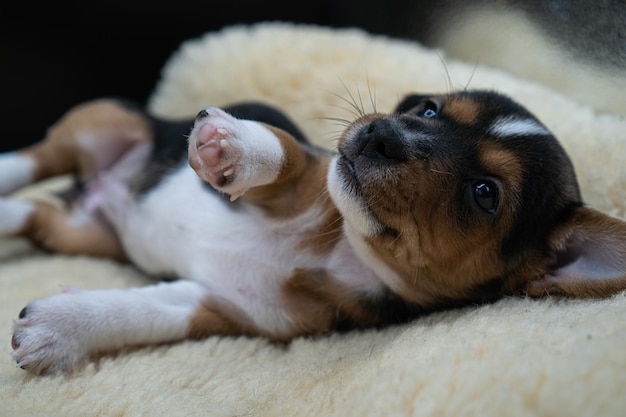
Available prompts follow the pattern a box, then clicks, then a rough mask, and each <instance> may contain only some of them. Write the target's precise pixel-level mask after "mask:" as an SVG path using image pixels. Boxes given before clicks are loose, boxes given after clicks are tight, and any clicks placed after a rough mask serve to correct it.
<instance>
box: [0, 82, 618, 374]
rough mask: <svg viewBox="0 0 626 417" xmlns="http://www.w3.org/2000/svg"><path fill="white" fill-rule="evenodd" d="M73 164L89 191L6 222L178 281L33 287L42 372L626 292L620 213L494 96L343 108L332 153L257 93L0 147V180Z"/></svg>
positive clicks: (105, 111) (63, 129)
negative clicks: (138, 352)
mask: <svg viewBox="0 0 626 417" xmlns="http://www.w3.org/2000/svg"><path fill="white" fill-rule="evenodd" d="M191 123H193V127H192V128H191V130H190V131H189V125H190V124H191ZM66 173H74V174H75V175H76V178H77V183H78V184H79V186H80V187H79V188H80V189H81V190H82V192H81V193H73V194H74V195H78V197H76V198H74V199H73V201H72V202H71V204H70V205H69V206H68V208H67V209H59V208H57V207H55V206H51V205H46V204H44V203H40V202H35V201H26V200H18V199H15V198H10V197H3V198H0V231H1V232H2V233H3V234H5V235H8V234H12V235H21V236H26V237H28V238H30V239H31V240H32V241H33V242H36V243H37V244H39V245H42V246H43V247H45V248H47V249H50V250H54V251H59V252H63V253H69V254H88V255H92V256H104V257H112V258H114V259H118V260H128V261H130V262H132V263H133V264H134V265H136V266H137V267H139V268H141V269H142V270H144V271H145V272H146V273H148V274H151V275H154V276H157V277H166V278H181V279H178V280H168V281H164V282H161V283H158V284H155V285H153V286H147V287H141V288H134V289H127V290H118V289H107V290H89V291H88V290H79V289H73V288H71V289H65V290H64V291H63V292H62V293H60V294H57V295H52V296H50V297H48V298H43V299H38V300H35V301H32V302H30V303H29V304H28V305H27V306H26V307H25V308H24V309H23V310H22V311H21V313H20V314H19V319H18V320H17V321H16V322H15V325H14V334H13V337H12V341H11V344H12V347H13V349H14V352H13V358H14V359H15V360H16V361H17V364H18V366H20V367H21V368H23V369H26V370H28V371H30V372H33V373H38V374H43V373H52V372H57V371H68V370H71V369H74V368H75V367H76V366H77V365H78V364H79V363H81V362H82V361H83V360H84V359H85V358H88V357H89V356H90V355H92V354H96V353H99V352H103V351H111V350H115V349H120V348H124V347H129V346H137V345H145V344H154V343H164V342H172V341H178V340H183V339H186V338H203V337H207V336H210V335H216V334H219V335H250V336H264V337H267V338H269V339H271V340H276V341H288V340H290V339H292V338H295V337H298V336H302V335H318V334H323V333H326V332H330V331H333V330H341V329H352V328H363V327H369V326H385V325H390V324H393V323H399V322H403V321H406V320H409V319H411V318H413V317H416V316H417V315H419V314H420V313H424V312H428V311H432V310H435V309H440V308H448V307H455V306H461V305H466V304H468V303H480V302H486V301H491V300H496V299H498V298H500V297H502V296H504V295H516V294H517V295H529V296H532V297H538V296H543V295H548V294H552V295H564V296H573V297H604V296H609V295H611V294H614V293H616V292H618V291H622V290H624V289H626V222H623V221H621V220H618V219H615V218H611V217H609V216H607V215H604V214H602V213H599V212H597V211H594V210H593V209H591V208H588V207H586V206H585V205H584V204H583V202H582V201H581V196H580V192H579V187H578V184H577V180H576V175H575V172H574V168H573V166H572V163H571V162H570V159H569V158H568V156H567V155H566V153H565V151H564V150H563V148H562V147H561V146H560V145H559V143H558V142H557V140H556V139H555V137H554V136H553V135H552V134H551V133H550V132H549V131H548V129H546V127H545V126H544V125H542V124H541V123H540V122H539V121H538V120H537V119H536V118H535V117H534V116H533V115H532V114H531V113H529V111H527V110H526V109H525V108H523V107H522V106H520V105H518V104H516V103H515V102H514V101H512V100H511V99H509V98H508V97H505V96H503V95H500V94H498V93H495V92H490V91H463V92H458V93H451V94H445V95H435V96H421V95H410V96H408V97H406V98H405V99H404V100H403V101H402V102H401V103H400V104H399V105H398V107H397V109H396V110H395V111H394V112H393V113H390V114H383V113H374V114H361V115H360V116H359V117H357V118H356V120H354V121H353V122H352V123H349V124H348V125H347V128H346V129H345V131H344V132H343V134H342V135H341V138H340V140H339V144H338V149H337V152H334V153H333V152H329V151H326V150H324V149H320V148H317V147H315V146H313V145H311V144H310V143H309V142H308V141H307V140H306V139H305V138H304V136H303V135H302V134H301V132H300V131H299V130H298V128H297V127H296V126H295V125H294V124H293V123H292V122H291V121H290V120H289V119H288V118H287V117H286V116H284V115H283V114H281V113H280V112H279V111H278V110H276V109H274V108H272V107H268V106H265V105H263V104H255V103H243V104H240V105H236V106H232V107H227V108H224V109H219V108H215V107H208V108H206V109H203V110H202V111H200V113H199V114H198V115H197V117H196V118H195V120H194V121H190V122H167V121H164V120H159V119H157V118H155V117H152V116H150V115H148V114H146V113H145V112H144V111H142V110H141V109H139V108H137V107H133V106H131V105H129V104H128V103H125V102H122V101H119V100H109V99H103V100H96V101H93V102H89V103H86V104H83V105H80V106H78V107H76V108H74V109H72V110H70V111H69V112H68V113H67V114H66V115H65V116H64V117H63V118H62V119H61V120H60V121H59V122H58V123H57V124H55V125H54V126H53V127H52V128H51V129H50V131H49V133H48V135H47V137H46V138H45V140H44V141H42V142H41V143H39V144H37V145H35V146H33V147H31V148H29V149H25V150H23V151H20V152H16V153H11V154H6V155H3V156H2V157H1V158H0V192H1V193H3V194H4V195H7V194H8V193H10V192H12V191H14V190H16V189H18V188H20V187H22V186H25V185H27V184H30V183H32V182H35V181H38V180H41V179H43V178H47V177H50V176H54V175H60V174H66Z"/></svg>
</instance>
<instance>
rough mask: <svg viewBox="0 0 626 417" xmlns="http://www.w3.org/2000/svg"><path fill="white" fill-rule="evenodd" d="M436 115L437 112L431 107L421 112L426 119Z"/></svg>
mask: <svg viewBox="0 0 626 417" xmlns="http://www.w3.org/2000/svg"><path fill="white" fill-rule="evenodd" d="M436 115H437V112H436V111H435V110H433V109H426V110H424V111H423V112H422V116H423V117H426V118H427V119H430V118H431V117H435V116H436Z"/></svg>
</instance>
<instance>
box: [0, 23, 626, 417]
mask: <svg viewBox="0 0 626 417" xmlns="http://www.w3.org/2000/svg"><path fill="white" fill-rule="evenodd" d="M465 87H469V88H488V89H495V90H499V91H501V92H504V93H508V94H510V95H511V96H513V97H514V98H515V99H517V100H518V101H519V102H521V103H522V104H524V105H526V106H527V107H528V108H529V109H530V110H531V111H533V112H534V113H535V114H536V115H537V116H538V117H539V118H540V119H541V120H542V121H543V122H544V123H545V124H546V125H547V126H548V127H549V128H550V129H552V131H553V132H555V134H556V135H557V137H559V138H560V139H561V140H562V142H563V144H564V146H565V147H566V149H567V150H568V152H569V153H570V155H571V157H572V159H573V161H574V164H575V167H576V169H577V172H578V175H579V179H580V183H581V187H582V191H583V195H584V198H585V200H586V202H587V203H588V204H589V205H591V206H593V207H595V208H597V209H599V210H601V211H604V212H606V213H608V214H611V215H613V216H616V217H621V218H624V217H626V203H625V201H626V121H625V120H624V119H623V118H620V117H619V116H616V115H611V114H597V113H595V112H594V111H593V110H592V109H591V108H589V107H586V106H585V105H582V104H579V103H576V102H574V101H573V100H572V99H569V98H567V97H565V96H563V95H560V94H557V93H556V92H554V91H552V90H550V89H549V88H547V87H545V86H540V85H538V84H534V83H531V82H529V81H525V80H523V79H520V78H515V77H513V76H511V75H509V74H507V73H504V72H501V71H497V70H494V69H490V68H487V67H484V66H480V65H478V66H476V65H474V64H473V63H471V64H470V63H463V62H456V61H451V60H446V59H445V57H444V56H443V55H442V54H441V53H440V52H438V51H434V50H430V49H426V48H423V47H421V46H419V45H417V44H414V43H409V42H404V41H400V40H393V39H389V38H384V37H377V36H372V35H368V34H366V33H364V32H362V31H359V30H353V29H345V30H337V29H334V30H333V29H328V28H323V27H316V26H301V25H292V24H287V23H263V24H258V25H254V26H235V27H230V28H227V29H225V30H222V31H220V32H216V33H209V34H207V35H205V36H204V37H201V38H198V39H193V40H189V41H187V42H185V43H184V44H183V45H181V47H180V49H179V50H178V51H176V53H175V54H173V55H172V57H171V58H170V59H169V61H168V62H167V63H166V65H165V66H164V69H163V73H162V78H161V80H160V81H159V83H158V84H157V85H156V87H155V89H154V92H153V95H152V96H151V97H150V100H149V107H150V108H151V109H152V110H153V111H154V112H155V113H157V114H159V115H161V116H166V117H170V118H179V117H190V116H193V115H195V114H196V113H197V111H198V110H199V109H200V108H201V107H203V106H206V105H208V104H212V105H225V104H228V103H231V102H234V101H241V100H254V99H260V100H264V101H268V102H270V103H273V104H275V105H277V106H279V107H281V108H283V109H285V110H286V112H287V113H288V114H289V115H290V116H291V117H292V118H293V119H294V120H296V121H297V122H298V123H299V124H300V125H301V126H302V128H303V130H304V131H305V132H306V133H307V134H308V136H309V137H310V138H312V139H313V140H314V141H316V142H317V143H319V144H322V145H324V146H328V147H333V146H334V144H335V143H336V139H337V136H338V133H339V131H340V129H341V124H338V123H337V122H335V121H333V120H332V119H333V118H339V119H352V118H353V117H354V114H353V113H354V110H353V109H352V106H353V105H356V106H358V107H360V108H363V109H365V110H366V111H370V110H372V109H373V108H374V107H375V108H376V109H377V110H378V111H388V110H391V109H392V108H393V107H394V105H395V103H396V102H397V101H398V100H399V99H400V98H401V97H402V96H403V95H404V94H406V93H408V92H446V91H449V90H452V89H459V88H460V89H462V88H465ZM66 182H67V178H61V179H56V180H53V181H50V182H48V183H46V184H44V185H43V186H41V185H40V186H36V187H32V188H30V189H29V190H26V192H23V193H21V196H23V197H25V198H47V197H46V196H47V194H48V192H49V191H51V190H54V189H56V188H58V187H61V186H63V185H64V184H65V183H66ZM149 282H150V279H149V277H147V276H145V275H143V274H142V273H141V272H139V271H137V270H135V269H134V268H133V267H131V266H129V265H122V264H117V263H114V262H111V261H106V260H97V259H90V258H86V257H69V256H62V255H56V254H50V253H45V252H42V251H40V250H38V249H36V248H34V247H32V246H31V245H30V244H28V243H27V242H25V241H23V240H20V239H0V286H1V288H2V291H1V292H0V329H1V330H0V334H1V335H2V337H3V338H4V342H3V343H1V344H0V416H139V415H149V416H159V415H163V416H341V417H348V416H359V417H361V416H436V417H441V416H623V415H624V413H625V412H626V411H625V410H626V320H624V318H625V317H626V296H625V294H618V295H616V296H614V297H612V298H609V299H602V300H563V299H557V298H546V299H541V300H534V299H524V298H507V299H504V300H501V301H499V302H496V303H494V304H490V305H483V306H471V307H467V308H463V309H459V310H452V311H446V312H440V313H435V314H432V315H429V316H426V317H423V318H419V319H417V320H414V321H412V322H410V323H407V324H404V325H399V326H394V327H391V328H387V329H383V330H369V331H359V332H349V333H345V334H332V335H328V336H325V337H321V338H317V339H309V338H302V339H297V340H295V341H293V342H292V343H290V344H288V345H286V346H277V345H273V344H271V343H269V342H267V341H266V340H263V339H260V338H247V337H240V338H232V337H210V338H208V339H206V340H201V341H187V342H183V343H177V344H172V345H163V346H157V347H142V348H137V349H132V350H127V351H124V352H120V353H119V354H116V355H114V356H104V357H101V358H99V359H96V360H94V361H93V362H90V363H89V364H88V365H86V366H85V367H83V368H81V369H80V370H78V371H77V372H75V373H73V374H70V375H59V376H53V377H34V376H32V375H30V374H28V373H26V372H24V371H22V370H21V369H19V368H17V367H16V365H15V364H14V362H13V361H12V360H11V357H10V351H11V348H10V338H11V326H12V322H13V320H14V319H15V318H16V317H17V314H18V312H19V311H20V309H21V308H22V307H23V306H24V305H25V303H26V302H28V301H29V300H31V299H33V298H37V297H43V296H47V295H50V294H53V293H55V292H57V291H59V285H60V284H63V285H70V286H77V287H82V288H109V287H130V286H138V285H144V284H147V283H149Z"/></svg>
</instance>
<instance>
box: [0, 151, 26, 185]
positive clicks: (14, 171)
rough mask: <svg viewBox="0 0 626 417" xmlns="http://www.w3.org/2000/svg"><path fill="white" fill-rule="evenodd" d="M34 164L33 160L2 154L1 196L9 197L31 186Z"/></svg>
mask: <svg viewBox="0 0 626 417" xmlns="http://www.w3.org/2000/svg"><path fill="white" fill-rule="evenodd" d="M33 171H34V162H33V160H32V159H31V158H28V157H26V156H23V155H20V154H17V153H15V152H8V153H3V154H0V195H7V194H10V193H12V192H13V191H16V190H19V189H20V188H22V187H24V186H26V185H28V184H30V183H31V182H32V175H33V174H32V173H33Z"/></svg>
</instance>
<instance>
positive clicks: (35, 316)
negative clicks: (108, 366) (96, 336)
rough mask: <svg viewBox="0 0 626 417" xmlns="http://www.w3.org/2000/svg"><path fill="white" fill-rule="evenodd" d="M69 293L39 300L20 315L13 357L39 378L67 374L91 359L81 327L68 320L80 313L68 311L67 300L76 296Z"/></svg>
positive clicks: (12, 341)
mask: <svg viewBox="0 0 626 417" xmlns="http://www.w3.org/2000/svg"><path fill="white" fill-rule="evenodd" d="M66 292H67V293H66V294H59V295H57V296H54V297H50V298H45V299H41V300H36V301H34V302H32V303H30V304H29V305H28V306H26V307H25V308H24V309H22V311H21V312H20V314H19V319H18V320H17V321H16V322H15V324H14V327H13V337H12V338H11V347H12V348H13V353H12V357H13V359H14V360H15V361H16V362H17V365H18V366H19V367H21V368H22V369H25V370H27V371H30V372H33V373H35V374H48V373H55V372H58V371H67V370H70V369H71V368H73V367H75V366H76V364H77V363H79V362H80V361H81V360H83V359H84V358H85V356H86V355H87V351H86V348H85V346H83V345H82V344H81V341H80V337H79V335H78V334H77V333H78V332H80V326H75V324H76V323H75V322H74V320H71V319H68V317H69V316H70V315H78V314H80V312H78V311H72V309H71V308H69V309H68V308H67V305H66V303H65V302H64V299H65V298H68V297H72V296H73V295H72V291H66ZM77 327H78V328H77Z"/></svg>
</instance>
